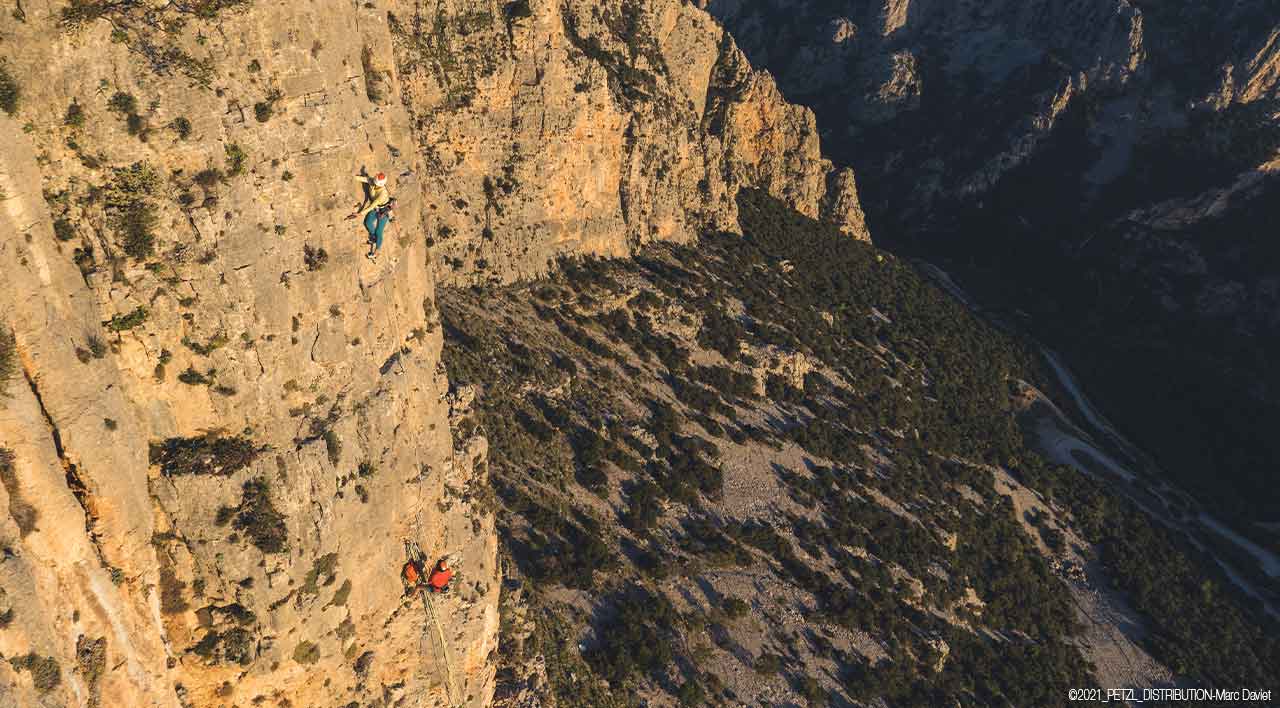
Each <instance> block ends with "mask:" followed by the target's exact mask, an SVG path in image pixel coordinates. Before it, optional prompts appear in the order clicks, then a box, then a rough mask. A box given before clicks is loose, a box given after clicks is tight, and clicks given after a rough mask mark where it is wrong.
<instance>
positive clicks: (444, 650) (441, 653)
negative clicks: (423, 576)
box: [404, 524, 462, 707]
mask: <svg viewBox="0 0 1280 708" xmlns="http://www.w3.org/2000/svg"><path fill="white" fill-rule="evenodd" d="M415 525H416V524H415ZM404 547H405V552H406V553H407V554H408V555H409V560H411V561H414V562H416V563H418V564H419V566H420V567H421V568H422V569H423V572H426V568H427V565H426V561H427V559H426V557H425V556H423V555H422V549H420V548H418V544H417V543H416V542H414V541H410V540H406V541H405V542H404ZM418 592H419V593H420V594H421V595H422V609H423V611H424V612H425V613H426V615H427V620H428V624H429V625H430V626H431V627H433V628H435V632H429V631H428V627H427V625H423V627H422V633H423V635H428V634H430V636H431V639H432V640H434V642H433V643H434V644H435V650H436V656H437V657H438V658H439V659H440V661H441V663H443V664H444V679H445V681H444V687H445V692H446V693H447V694H448V696H449V705H450V706H454V707H458V706H461V705H462V704H461V703H459V702H458V687H457V685H456V684H455V683H454V680H453V668H452V667H453V662H452V661H450V659H449V645H448V644H447V643H446V642H445V639H444V628H443V627H441V626H440V619H439V617H438V616H437V615H436V608H435V603H434V602H433V601H432V600H431V593H429V592H427V589H426V588H422V587H420V588H418Z"/></svg>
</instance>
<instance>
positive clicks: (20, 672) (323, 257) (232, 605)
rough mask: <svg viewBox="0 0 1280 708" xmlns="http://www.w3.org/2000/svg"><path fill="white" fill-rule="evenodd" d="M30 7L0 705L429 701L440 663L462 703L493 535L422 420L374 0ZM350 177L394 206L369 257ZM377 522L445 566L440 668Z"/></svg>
mask: <svg viewBox="0 0 1280 708" xmlns="http://www.w3.org/2000/svg"><path fill="white" fill-rule="evenodd" d="M60 5H61V3H42V4H38V5H36V6H35V7H33V6H32V4H31V3H28V4H26V14H25V18H24V21H22V22H16V21H12V20H10V19H9V18H6V23H7V24H6V26H5V32H4V56H5V58H6V66H7V69H8V70H9V71H10V73H11V74H12V75H13V76H15V77H16V78H17V79H18V80H19V82H20V84H21V86H22V91H23V93H22V98H21V105H20V108H19V111H18V113H17V115H16V116H14V117H11V118H10V117H6V118H3V119H0V133H3V138H2V139H3V143H4V145H5V148H4V150H3V152H0V186H2V188H3V201H0V233H2V238H3V241H2V242H0V280H2V281H3V287H0V312H3V313H4V314H3V320H4V321H3V325H4V326H6V327H9V328H11V329H12V330H13V332H14V334H15V337H16V342H17V349H18V353H19V356H20V361H21V366H20V369H21V371H20V373H19V374H18V375H17V376H16V377H15V378H14V380H11V381H10V382H9V385H8V390H9V393H10V398H8V399H6V400H5V401H4V402H3V404H0V447H4V448H7V449H10V450H11V451H12V452H13V464H12V470H10V471H9V472H7V473H6V475H5V482H6V484H5V485H4V487H5V491H3V492H0V495H4V496H6V497H8V500H7V501H8V508H9V509H10V511H11V512H12V511H13V510H15V509H25V510H29V513H25V514H23V513H19V514H12V513H11V514H9V515H3V514H0V517H3V521H0V545H2V546H3V549H4V555H3V558H0V587H3V589H4V592H5V597H4V601H5V605H6V606H7V607H8V608H9V609H11V610H12V615H11V618H10V620H9V621H8V623H7V626H6V627H4V628H3V629H0V653H2V654H3V655H4V657H5V658H6V659H8V661H0V686H3V690H0V696H4V698H0V704H4V705H21V706H30V705H103V706H108V705H111V706H115V705H130V706H151V705H155V706H178V705H190V706H216V705H232V704H239V705H245V704H248V703H249V702H251V701H254V700H255V699H257V698H258V697H265V698H267V699H270V700H273V701H278V700H280V699H285V698H287V699H289V700H290V701H292V705H345V704H347V703H348V702H350V701H357V702H359V703H361V704H366V703H367V702H369V701H374V700H383V699H386V700H390V701H391V702H392V703H394V702H395V701H396V700H398V699H399V698H400V697H401V696H408V697H410V702H411V703H412V704H416V705H432V704H440V705H444V704H445V703H446V702H450V701H449V697H448V695H447V694H448V692H449V690H448V686H447V684H448V681H447V680H446V679H447V677H449V676H450V674H451V676H452V679H453V684H454V688H456V691H457V693H458V695H456V696H455V697H454V699H453V701H456V702H462V701H464V700H465V701H466V702H468V703H469V704H475V705H480V704H484V703H485V702H487V697H488V696H489V695H490V693H491V691H492V685H491V683H492V669H491V667H489V666H488V664H487V662H486V657H487V655H488V653H489V651H490V650H491V649H492V648H493V646H494V642H495V640H496V630H497V615H496V612H497V610H496V603H497V581H496V569H495V553H496V545H495V544H496V539H495V537H494V532H493V526H492V517H491V515H489V514H488V512H485V511H482V510H481V509H480V508H479V505H478V504H477V503H476V495H475V492H476V490H477V489H480V488H482V487H483V482H484V480H483V478H482V475H483V467H482V466H481V468H480V471H479V472H478V473H477V472H476V467H475V465H473V462H474V459H473V456H472V455H469V454H466V453H457V454H455V452H454V440H453V439H452V437H451V431H450V428H449V420H448V415H447V414H448V404H447V401H446V393H447V390H448V382H447V381H446V379H445V375H444V371H443V368H442V367H441V365H440V358H439V353H440V346H441V339H440V332H439V327H438V325H437V322H436V316H435V307H434V284H433V275H432V267H431V263H430V258H429V256H428V253H427V247H426V244H425V242H424V240H423V237H422V234H423V232H424V231H425V230H426V227H425V225H424V222H425V220H426V218H427V216H426V209H425V203H424V200H425V198H426V192H425V190H424V185H423V184H422V183H421V182H420V181H419V177H418V175H419V174H420V172H421V167H420V164H419V160H418V157H417V153H416V151H415V150H414V149H413V138H412V135H411V132H410V123H409V117H408V114H407V113H406V111H405V109H404V108H403V106H402V105H401V102H400V100H399V84H398V80H397V77H396V76H395V74H394V72H393V71H390V68H391V63H390V61H389V60H388V57H389V48H390V32H389V28H388V24H387V13H386V12H385V11H384V10H375V9H370V8H364V7H358V6H356V5H353V4H349V3H345V4H344V3H289V4H274V3H253V4H248V3H203V4H200V3H197V4H196V6H195V9H193V10H192V11H191V12H186V11H184V9H183V7H180V5H181V4H170V5H166V6H163V9H158V8H160V7H161V6H160V5H159V4H154V8H153V9H147V10H146V11H145V12H143V11H141V10H133V11H121V12H118V13H112V12H107V13H106V14H105V15H104V16H103V17H101V18H96V19H90V20H89V21H86V22H83V23H82V26H81V27H79V28H76V29H71V28H64V27H62V26H61V25H62V24H63V23H62V18H61V17H60V16H59V11H60V9H61V8H60ZM223 5H226V6H228V7H222V6H223ZM366 48H368V50H371V51H372V64H374V65H377V66H386V67H388V71H386V72H385V73H381V74H379V73H377V71H376V69H370V64H371V61H370V51H367V49H366ZM379 52H382V54H381V55H379ZM379 93H381V95H378V94H379ZM120 94H128V95H131V96H133V98H134V102H133V105H132V106H130V105H126V104H127V103H128V102H127V101H126V100H124V99H119V98H113V97H116V96H117V95H120ZM73 101H74V102H75V103H76V105H78V106H79V107H80V111H81V114H82V115H83V116H84V120H83V121H74V120H73V121H68V120H67V118H66V116H67V112H68V108H69V105H70V104H71V103H72V102H73ZM255 104H256V105H255ZM112 105H114V106H116V108H115V109H112V108H110V107H109V106H112ZM259 106H265V108H262V107H259ZM76 122H79V123H80V125H78V126H77V125H71V124H69V123H76ZM184 123H185V127H184ZM184 133H185V135H184ZM361 169H367V170H368V171H370V172H374V171H378V170H382V171H385V172H387V173H388V174H390V175H391V182H392V185H393V187H394V189H395V192H396V194H397V196H398V198H399V203H400V208H399V209H398V212H397V213H398V219H397V221H396V222H395V224H394V225H393V227H392V228H391V229H390V230H389V233H388V236H387V239H388V248H387V249H386V253H385V254H384V257H383V258H382V259H381V260H379V261H378V262H377V263H376V264H374V263H370V262H369V261H367V260H366V259H365V258H364V249H365V246H364V244H363V229H361V228H360V227H359V226H358V225H357V223H356V222H353V221H343V216H344V215H345V214H346V213H348V212H349V211H350V209H351V206H352V205H353V204H354V203H355V202H356V201H358V200H359V199H360V197H361V193H360V191H359V186H360V185H359V184H358V183H357V182H356V181H355V180H354V179H353V177H352V175H354V174H356V173H357V172H359V171H360V170H361ZM213 170H216V171H217V172H212V171H213ZM139 215H143V216H139ZM131 219H133V220H132V221H131ZM139 219H141V220H143V221H146V222H148V223H149V224H150V227H149V229H145V230H146V231H149V232H150V234H151V236H152V238H153V239H154V240H153V243H152V245H151V247H150V249H146V248H143V244H141V243H140V242H139V241H137V240H134V241H131V240H130V239H131V238H134V237H136V232H131V228H135V227H136V224H137V223H138V220H139ZM131 233H133V234H134V235H133V236H131ZM138 238H140V237H138ZM62 239H66V240H62ZM148 250H149V251H150V253H147V252H146V251H148ZM139 313H141V314H139ZM458 442H459V449H460V450H476V449H477V447H476V445H474V444H473V445H471V446H470V447H468V446H467V441H465V440H459V441H458ZM166 446H168V447H166ZM166 449H169V450H175V451H180V450H187V451H189V453H190V454H187V455H186V456H183V455H181V454H179V455H177V456H176V457H175V456H174V455H168V456H166V454H165V450H166ZM479 449H480V450H481V451H482V447H480V448H479ZM477 454H479V453H477ZM477 474H478V475H480V476H477ZM477 485H479V486H477ZM23 505H25V506H23ZM3 508H4V504H0V509H3ZM16 519H24V520H16ZM275 529H282V530H280V531H276V530H275ZM406 539H413V540H416V541H417V542H418V543H419V544H420V545H421V547H422V548H423V550H424V551H425V552H427V553H428V554H429V555H431V556H432V557H435V556H439V555H441V554H445V553H452V554H455V555H456V556H457V560H458V561H459V567H460V569H461V574H462V575H461V580H460V582H459V583H458V588H457V591H456V592H455V593H454V594H452V595H451V596H449V598H448V599H445V600H443V601H442V602H439V603H437V605H436V607H435V609H436V612H437V614H438V616H439V617H440V619H441V621H442V623H443V624H444V627H443V629H444V633H445V636H446V637H447V638H448V647H447V649H448V651H449V653H450V659H451V662H450V663H449V666H448V668H449V671H448V672H446V662H445V661H444V660H443V659H442V657H441V656H439V655H438V654H439V652H438V651H437V650H436V647H434V646H433V644H432V643H431V642H430V641H428V635H427V634H425V633H424V631H425V630H427V629H428V627H427V625H425V624H424V621H425V620H424V612H423V608H422V606H421V604H418V603H411V602H409V601H408V600H406V599H404V598H402V588H401V583H400V580H399V571H400V567H401V564H402V563H403V562H404V559H405V551H404V545H403V542H404V541H405V540H406ZM15 657H17V658H18V659H17V661H16V662H15ZM25 657H35V659H36V661H34V662H33V661H24V660H23V659H24V658H25ZM51 672H52V673H51ZM50 676H53V677H54V678H52V679H51V678H49V677H50ZM50 684H53V685H50ZM6 701H9V702H8V703H5V702H6ZM273 704H275V703H273Z"/></svg>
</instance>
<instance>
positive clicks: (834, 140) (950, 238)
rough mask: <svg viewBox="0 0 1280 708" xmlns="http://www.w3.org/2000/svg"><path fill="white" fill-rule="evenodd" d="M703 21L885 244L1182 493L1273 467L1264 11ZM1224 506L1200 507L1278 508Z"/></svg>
mask: <svg viewBox="0 0 1280 708" xmlns="http://www.w3.org/2000/svg"><path fill="white" fill-rule="evenodd" d="M702 4H703V5H704V6H706V7H707V9H708V10H709V11H710V12H711V13H712V14H713V15H715V16H716V17H718V18H720V19H721V20H722V21H724V22H725V24H726V26H727V27H728V29H729V30H730V32H731V33H732V34H733V35H734V37H735V38H736V40H737V41H738V43H739V44H740V45H741V46H742V47H743V48H744V50H745V52H746V53H747V55H748V56H749V57H750V58H751V59H752V61H753V62H754V63H756V64H757V65H758V66H760V67H762V68H766V69H768V70H769V71H771V72H773V73H774V75H775V76H777V77H778V82H779V85H780V87H781V88H782V90H783V92H784V94H786V95H787V97H788V98H789V99H791V100H794V101H798V102H801V103H804V104H807V105H810V106H812V107H813V108H814V110H815V113H816V115H817V118H818V125H819V128H820V132H821V134H822V138H823V146H824V149H827V150H829V153H830V155H831V156H832V157H833V158H834V159H835V161H836V162H837V163H838V164H845V165H850V166H852V167H853V168H854V169H856V170H857V173H858V180H859V184H860V186H861V187H862V195H863V197H864V206H865V207H866V210H867V214H868V220H869V222H870V223H871V225H872V228H873V229H874V231H875V232H876V238H877V240H878V241H879V242H880V243H882V244H892V245H894V246H895V247H898V248H901V249H904V250H907V251H910V252H912V253H915V254H919V255H923V256H924V257H926V258H929V259H930V260H934V261H936V262H941V263H945V264H948V267H949V268H951V269H953V271H954V272H955V273H956V275H958V276H961V277H962V279H963V280H964V281H965V282H966V283H967V284H969V285H970V286H971V287H972V288H973V289H975V290H980V291H982V292H981V293H979V294H980V295H982V296H983V299H985V300H987V301H988V302H993V303H999V304H1001V305H1005V306H1008V307H1010V308H1017V309H1019V310H1022V311H1024V312H1026V313H1028V314H1031V315H1032V316H1034V317H1036V319H1037V322H1038V323H1039V324H1038V325H1037V329H1039V330H1040V332H1041V334H1043V335H1044V336H1045V337H1046V338H1047V339H1049V340H1050V341H1052V342H1053V343H1054V344H1055V346H1058V347H1061V348H1063V349H1066V350H1069V351H1072V353H1074V354H1075V355H1076V360H1075V363H1076V365H1077V366H1079V367H1080V368H1081V369H1083V370H1084V373H1085V374H1086V383H1090V384H1091V385H1093V386H1097V387H1098V388H1099V389H1100V391H1099V394H1100V395H1102V396H1103V398H1104V399H1109V400H1108V401H1107V402H1108V403H1109V404H1110V405H1112V406H1114V410H1115V411H1116V414H1117V416H1118V417H1120V418H1122V420H1120V421H1119V422H1120V423H1121V424H1122V425H1123V427H1125V428H1126V429H1127V430H1130V431H1132V432H1134V433H1136V434H1139V435H1140V436H1141V437H1142V438H1143V440H1142V441H1143V443H1144V444H1145V446H1146V447H1148V448H1150V449H1155V450H1163V451H1165V454H1163V455H1162V457H1163V459H1162V460H1161V461H1162V462H1163V463H1164V464H1165V465H1167V466H1169V467H1172V468H1181V471H1180V472H1178V474H1179V475H1180V476H1183V477H1184V478H1186V479H1190V478H1193V477H1195V476H1196V475H1197V473H1196V472H1195V468H1204V467H1220V466H1226V467H1230V468H1233V469H1243V468H1252V467H1257V466H1269V463H1267V462H1266V460H1270V459H1274V458H1275V455H1276V454H1277V452H1280V451H1277V449H1276V448H1275V447H1274V446H1272V445H1271V444H1270V443H1269V442H1266V441H1268V440H1269V439H1271V438H1273V437H1274V436H1270V435H1268V434H1266V433H1265V432H1264V431H1265V429H1266V426H1273V425H1274V421H1278V420H1280V408H1277V407H1276V406H1275V405H1274V403H1273V402H1274V401H1275V400H1276V395H1275V392H1276V391H1277V390H1280V389H1278V388H1277V387H1278V386H1280V380H1277V379H1276V378H1275V377H1273V376H1271V375H1270V374H1268V373H1262V374H1261V375H1259V372H1265V371H1266V370H1268V369H1270V368H1271V367H1267V366H1265V365H1264V364H1262V363H1261V362H1264V361H1267V360H1269V359H1271V358H1274V356H1275V355H1276V354H1277V353H1280V350H1277V349H1276V346H1275V342H1276V341H1277V335H1280V329H1277V324H1276V317H1275V314H1274V313H1275V300H1274V297H1275V296H1274V293H1275V288H1274V282H1273V280H1274V278H1273V276H1272V275H1270V274H1272V273H1274V272H1275V270H1276V267H1278V266H1280V260H1277V253H1276V249H1275V248H1274V247H1273V246H1272V245H1271V242H1272V239H1270V238H1269V236H1268V235H1267V228H1268V227H1267V226H1266V224H1267V218H1266V217H1265V216H1264V214H1265V213H1266V212H1267V210H1268V206H1267V205H1268V204H1269V201H1270V200H1271V196H1270V195H1273V194H1274V192H1275V189H1276V178H1275V176H1274V175H1275V167H1274V165H1275V162H1274V161H1275V159H1276V157H1277V155H1278V154H1280V121H1277V119H1276V117H1277V115H1280V96H1278V93H1277V92H1278V91H1280V80H1278V74H1277V66H1278V65H1277V61H1278V57H1280V54H1278V53H1277V52H1278V46H1280V40H1278V39H1277V38H1278V37H1280V5H1278V4H1277V3H1276V2H1274V1H1273V0H1254V1H1252V2H1240V3H1230V4H1227V5H1213V6H1210V5H1204V4H1203V3H1193V2H1162V3H1150V2H1137V1H1130V0H1070V1H1068V2H1016V3H1015V2H994V3H992V2H987V3H969V2H931V1H929V0H892V1H890V0H877V1H874V2H859V1H855V0H848V1H846V2H836V3H818V2H808V3H805V2H802V3H789V2H788V3H784V2H764V3H743V2H737V1H736V0H709V1H707V2H704V3H702ZM1174 382H1177V383H1176V384H1175V383H1174ZM1115 387H1119V388H1120V389H1121V390H1119V391H1116V390H1115ZM1152 401H1161V402H1162V404H1161V405H1160V406H1159V408H1160V409H1161V413H1160V415H1157V416H1152V415H1150V411H1149V409H1150V404H1151V402H1152ZM1241 402H1243V403H1241ZM1222 411H1227V412H1226V413H1225V414H1224V413H1222ZM1245 411H1247V412H1245ZM1228 419H1229V420H1228ZM1256 421H1268V422H1267V423H1266V425H1265V426H1263V425H1259V424H1258V423H1257V422H1256ZM1176 429H1197V430H1204V431H1207V432H1206V434H1205V435H1199V436H1186V435H1178V434H1172V435H1170V434H1169V432H1168V431H1170V430H1176ZM1169 438H1173V439H1169ZM1242 485H1243V486H1240V487H1239V488H1237V489H1235V490H1234V491H1231V492H1228V493H1227V494H1225V495H1223V494H1220V493H1219V492H1218V491H1215V490H1214V489H1212V488H1210V487H1217V486H1220V485H1216V483H1215V484H1214V485H1207V484H1206V485H1198V486H1203V487H1204V488H1203V489H1201V490H1200V491H1202V492H1205V493H1206V494H1209V495H1210V496H1213V497H1215V498H1217V500H1218V501H1220V502H1221V503H1223V504H1225V505H1228V506H1230V507H1231V508H1232V511H1233V512H1240V513H1245V514H1250V515H1263V512H1264V511H1265V509H1266V508H1267V507H1268V506H1270V507H1271V508H1274V504H1275V502H1276V498H1275V497H1274V496H1271V494H1272V491H1269V490H1271V489H1272V488H1273V487H1274V485H1271V484H1269V483H1267V482H1266V480H1265V479H1263V478H1262V477H1260V476H1256V475H1255V476H1252V478H1251V479H1250V480H1249V481H1247V482H1242ZM1258 495H1261V496H1258ZM1251 499H1265V500H1266V501H1265V503H1264V502H1261V501H1258V502H1253V501H1250V500H1251ZM1272 515H1273V514H1272Z"/></svg>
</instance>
